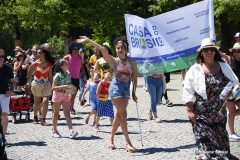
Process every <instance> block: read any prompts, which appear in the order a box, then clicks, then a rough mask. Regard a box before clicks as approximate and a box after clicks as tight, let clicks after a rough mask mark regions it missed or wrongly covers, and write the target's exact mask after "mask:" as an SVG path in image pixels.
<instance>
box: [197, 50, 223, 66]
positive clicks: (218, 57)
mask: <svg viewBox="0 0 240 160" xmlns="http://www.w3.org/2000/svg"><path fill="white" fill-rule="evenodd" d="M201 53H202V50H201V51H200V52H199V53H198V55H197V59H196V61H197V63H204V58H203V56H202V54H201ZM214 61H218V62H225V61H224V60H223V58H222V56H221V55H220V53H219V51H218V50H217V49H216V48H215V55H214Z"/></svg>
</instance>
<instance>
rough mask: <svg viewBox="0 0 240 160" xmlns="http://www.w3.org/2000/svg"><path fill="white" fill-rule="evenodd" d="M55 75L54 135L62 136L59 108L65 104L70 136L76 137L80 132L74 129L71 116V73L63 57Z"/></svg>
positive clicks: (55, 136)
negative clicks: (59, 125)
mask: <svg viewBox="0 0 240 160" xmlns="http://www.w3.org/2000/svg"><path fill="white" fill-rule="evenodd" d="M54 72H55V75H54V77H53V84H52V90H53V96H52V102H53V111H54V112H53V130H52V137H54V138H60V137H61V135H60V134H59V132H58V130H57V121H58V115H59V110H60V108H61V106H63V112H64V116H65V118H66V121H67V125H68V128H69V138H70V139H72V138H75V137H76V136H77V135H78V132H75V131H73V129H72V119H71V116H70V94H69V90H71V89H72V86H71V85H70V84H71V78H70V73H69V72H68V71H67V64H66V62H65V61H64V60H63V59H61V60H59V61H58V62H57V63H56V64H55V69H54Z"/></svg>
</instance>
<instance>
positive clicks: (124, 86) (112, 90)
mask: <svg viewBox="0 0 240 160" xmlns="http://www.w3.org/2000/svg"><path fill="white" fill-rule="evenodd" d="M130 83H131V81H129V82H124V81H121V80H117V79H116V78H114V79H113V80H112V82H111V85H110V87H109V98H110V99H112V98H113V99H116V98H124V99H129V98H130Z"/></svg>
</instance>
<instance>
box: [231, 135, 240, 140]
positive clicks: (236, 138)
mask: <svg viewBox="0 0 240 160" xmlns="http://www.w3.org/2000/svg"><path fill="white" fill-rule="evenodd" d="M229 138H230V139H235V140H240V137H239V136H238V135H237V134H236V133H233V134H231V135H229Z"/></svg>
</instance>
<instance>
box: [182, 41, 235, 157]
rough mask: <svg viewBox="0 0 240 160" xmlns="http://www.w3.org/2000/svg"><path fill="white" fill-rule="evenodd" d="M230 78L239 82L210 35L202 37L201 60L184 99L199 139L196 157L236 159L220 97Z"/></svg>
mask: <svg viewBox="0 0 240 160" xmlns="http://www.w3.org/2000/svg"><path fill="white" fill-rule="evenodd" d="M229 81H232V82H238V78H237V77H236V75H235V74H234V73H233V71H232V69H231V68H230V66H229V65H228V64H227V63H226V62H225V61H224V60H223V59H222V57H221V56H220V54H219V51H218V47H217V46H216V45H215V43H214V42H213V41H212V40H211V39H210V38H205V39H203V40H202V43H201V47H200V48H199V49H198V57H197V63H195V64H194V65H193V66H192V67H191V68H190V69H189V70H188V72H187V74H186V77H185V81H184V88H183V97H182V98H183V102H184V103H185V104H186V106H187V114H188V118H189V120H190V122H191V124H192V127H193V133H194V136H195V140H196V146H197V148H196V152H195V158H196V159H214V158H217V159H229V158H230V159H232V156H231V154H230V147H229V139H228V133H227V130H226V123H227V113H226V109H225V108H223V109H221V107H222V105H223V103H224V101H223V100H221V99H220V98H219V95H220V93H221V92H222V90H223V88H224V87H225V86H226V85H227V83H228V82H229Z"/></svg>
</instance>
